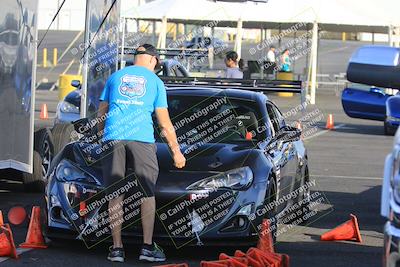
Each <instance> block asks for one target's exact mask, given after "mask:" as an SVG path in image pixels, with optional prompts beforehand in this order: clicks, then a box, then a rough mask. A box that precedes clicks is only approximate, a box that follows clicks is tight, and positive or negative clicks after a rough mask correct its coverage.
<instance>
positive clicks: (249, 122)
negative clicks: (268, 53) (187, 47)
mask: <svg viewBox="0 0 400 267" xmlns="http://www.w3.org/2000/svg"><path fill="white" fill-rule="evenodd" d="M168 110H169V113H170V117H171V121H172V123H173V125H174V128H175V131H176V134H177V137H178V142H179V143H180V144H181V145H187V146H190V145H193V144H197V143H235V142H250V141H257V140H261V137H262V136H263V134H256V133H257V131H258V132H259V131H260V129H261V128H262V125H263V123H262V120H261V116H260V115H259V114H260V112H259V110H258V108H257V105H256V102H254V101H250V100H244V99H237V98H229V97H226V96H211V97H209V96H208V97H203V96H186V95H185V96H178V95H169V96H168ZM155 133H156V139H157V142H164V141H165V140H163V138H161V136H160V130H159V128H158V126H157V125H156V123H155Z"/></svg>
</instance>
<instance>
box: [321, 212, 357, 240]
mask: <svg viewBox="0 0 400 267" xmlns="http://www.w3.org/2000/svg"><path fill="white" fill-rule="evenodd" d="M321 240H322V241H351V240H352V241H356V242H359V243H362V238H361V234H360V229H359V227H358V221H357V217H356V216H355V215H353V214H350V220H348V221H346V222H344V223H342V224H341V225H339V226H337V227H336V228H334V229H332V230H330V231H328V232H326V233H324V234H323V235H321Z"/></svg>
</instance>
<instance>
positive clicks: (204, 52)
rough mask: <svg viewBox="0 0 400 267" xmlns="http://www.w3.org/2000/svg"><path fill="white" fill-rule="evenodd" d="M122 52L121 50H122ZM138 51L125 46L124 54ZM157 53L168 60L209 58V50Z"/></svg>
mask: <svg viewBox="0 0 400 267" xmlns="http://www.w3.org/2000/svg"><path fill="white" fill-rule="evenodd" d="M120 50H121V49H120ZM135 51H136V47H130V46H125V47H124V54H125V55H134V54H135ZM157 52H158V54H159V55H160V56H165V57H166V58H172V57H177V59H179V58H185V57H191V56H196V57H206V56H208V54H207V53H208V50H207V49H206V48H157Z"/></svg>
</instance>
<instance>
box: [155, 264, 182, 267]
mask: <svg viewBox="0 0 400 267" xmlns="http://www.w3.org/2000/svg"><path fill="white" fill-rule="evenodd" d="M154 267H189V265H188V264H187V263H179V264H176V263H172V264H167V265H158V266H154Z"/></svg>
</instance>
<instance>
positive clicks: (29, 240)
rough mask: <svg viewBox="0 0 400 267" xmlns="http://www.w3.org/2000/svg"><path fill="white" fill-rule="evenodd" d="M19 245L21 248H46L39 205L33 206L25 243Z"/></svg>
mask: <svg viewBox="0 0 400 267" xmlns="http://www.w3.org/2000/svg"><path fill="white" fill-rule="evenodd" d="M19 246H20V247H21V248H47V245H46V244H45V242H44V237H43V234H42V226H41V223H40V207H38V206H33V208H32V214H31V220H30V222H29V228H28V234H27V235H26V240H25V243H22V244H21V245H19Z"/></svg>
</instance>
